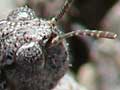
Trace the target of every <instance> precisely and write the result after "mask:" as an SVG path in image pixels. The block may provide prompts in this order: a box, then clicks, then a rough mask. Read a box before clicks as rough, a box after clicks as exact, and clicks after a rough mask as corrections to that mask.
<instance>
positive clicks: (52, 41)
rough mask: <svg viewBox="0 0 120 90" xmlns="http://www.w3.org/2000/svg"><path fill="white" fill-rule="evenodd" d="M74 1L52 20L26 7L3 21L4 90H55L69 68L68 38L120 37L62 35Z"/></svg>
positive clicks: (0, 75)
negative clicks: (62, 21)
mask: <svg viewBox="0 0 120 90" xmlns="http://www.w3.org/2000/svg"><path fill="white" fill-rule="evenodd" d="M71 2H72V0H66V2H65V4H64V6H63V8H62V9H61V11H60V12H59V13H58V14H57V15H56V16H55V17H53V18H52V19H51V20H46V19H42V18H38V17H37V16H36V15H35V13H34V11H33V10H32V9H30V8H28V7H26V6H25V7H20V8H17V9H16V10H13V11H12V12H11V13H10V14H9V15H8V17H7V18H6V19H3V20H1V21H0V90H51V89H52V88H54V87H55V86H56V85H57V83H58V81H59V80H60V79H61V78H62V76H63V75H64V74H65V73H66V71H67V70H68V67H69V52H68V48H67V47H68V46H67V43H66V41H65V39H66V38H69V37H72V36H74V35H78V36H79V35H85V36H86V35H88V36H94V37H99V38H111V39H114V38H116V34H114V33H111V32H103V31H95V30H93V31H89V30H84V31H83V30H78V31H72V32H69V33H65V34H64V33H62V32H61V30H60V29H59V28H58V27H57V22H58V21H59V20H60V19H61V17H62V16H63V15H64V13H65V12H66V10H67V8H68V7H69V5H70V3H71Z"/></svg>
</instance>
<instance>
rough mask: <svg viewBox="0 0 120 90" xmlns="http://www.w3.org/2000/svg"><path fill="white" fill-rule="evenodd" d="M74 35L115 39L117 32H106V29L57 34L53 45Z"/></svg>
mask: <svg viewBox="0 0 120 90" xmlns="http://www.w3.org/2000/svg"><path fill="white" fill-rule="evenodd" d="M72 36H92V37H96V38H108V39H115V38H116V37H117V34H115V33H112V32H105V31H97V30H87V29H86V30H77V31H72V32H69V33H65V34H63V35H59V36H56V37H55V38H53V40H52V42H51V43H52V45H56V44H59V43H60V42H62V41H63V40H64V39H66V38H69V37H72Z"/></svg>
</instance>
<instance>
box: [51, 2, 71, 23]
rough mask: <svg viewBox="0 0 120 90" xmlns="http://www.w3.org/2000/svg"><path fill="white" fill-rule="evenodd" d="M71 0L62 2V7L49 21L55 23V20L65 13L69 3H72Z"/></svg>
mask: <svg viewBox="0 0 120 90" xmlns="http://www.w3.org/2000/svg"><path fill="white" fill-rule="evenodd" d="M72 1H73V0H66V1H65V3H64V6H63V7H62V9H61V10H60V12H59V13H58V14H57V15H56V16H55V17H53V18H52V20H51V23H53V24H56V22H58V21H59V20H60V19H61V18H62V16H63V15H64V14H65V13H66V11H67V10H68V9H69V6H70V4H71V3H72Z"/></svg>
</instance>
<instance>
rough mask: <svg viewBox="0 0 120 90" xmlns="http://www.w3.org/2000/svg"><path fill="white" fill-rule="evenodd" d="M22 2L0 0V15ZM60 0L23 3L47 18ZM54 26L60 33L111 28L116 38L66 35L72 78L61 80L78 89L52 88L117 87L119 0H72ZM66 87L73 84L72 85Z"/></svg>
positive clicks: (96, 89) (119, 81)
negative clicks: (69, 36)
mask: <svg viewBox="0 0 120 90" xmlns="http://www.w3.org/2000/svg"><path fill="white" fill-rule="evenodd" d="M25 1H26V0H1V1H0V18H6V17H7V15H8V14H9V12H10V11H11V10H13V9H15V8H17V7H20V6H23V5H25ZM64 1H65V0H28V2H27V4H28V6H29V7H31V8H32V9H34V10H35V12H36V14H37V16H38V17H40V18H46V19H50V18H51V17H53V16H55V15H56V13H57V12H58V11H59V10H60V8H61V7H62V6H63V4H64ZM58 26H59V27H60V29H61V30H63V31H64V32H70V31H74V30H79V29H84V28H87V29H90V30H93V29H96V30H103V31H112V32H115V33H117V34H118V39H115V40H109V39H98V38H93V37H87V36H86V37H82V36H80V37H77V36H74V37H72V38H69V39H68V42H69V48H70V49H69V51H70V54H71V55H70V59H71V64H72V67H70V72H69V73H68V76H67V77H70V78H72V79H74V80H72V81H71V82H69V81H68V80H69V79H67V80H66V81H64V83H65V82H66V83H76V85H77V86H76V87H79V89H74V88H69V89H59V87H57V89H55V90H120V59H119V58H120V41H119V39H120V36H119V34H120V0H74V2H73V4H72V6H71V7H70V9H69V10H68V11H67V12H66V14H65V15H64V17H63V18H62V19H61V20H60V21H59V23H58ZM65 78H66V77H65ZM62 83H63V82H62ZM65 85H66V84H64V86H63V87H65ZM70 85H71V86H70ZM67 86H69V87H72V86H73V87H74V84H69V85H66V87H67Z"/></svg>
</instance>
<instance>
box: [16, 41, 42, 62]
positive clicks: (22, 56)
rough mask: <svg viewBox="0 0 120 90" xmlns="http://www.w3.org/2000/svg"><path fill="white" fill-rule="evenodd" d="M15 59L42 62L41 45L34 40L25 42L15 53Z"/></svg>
mask: <svg viewBox="0 0 120 90" xmlns="http://www.w3.org/2000/svg"><path fill="white" fill-rule="evenodd" d="M16 55H17V60H18V61H20V62H27V63H32V64H33V63H36V62H37V63H39V64H43V63H44V58H43V57H44V56H43V52H42V47H40V45H39V44H37V43H35V42H31V43H26V44H24V45H23V46H21V47H20V48H19V50H18V51H17V53H16Z"/></svg>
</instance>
